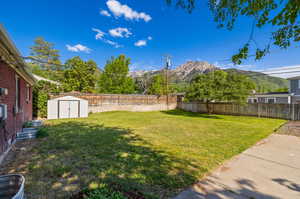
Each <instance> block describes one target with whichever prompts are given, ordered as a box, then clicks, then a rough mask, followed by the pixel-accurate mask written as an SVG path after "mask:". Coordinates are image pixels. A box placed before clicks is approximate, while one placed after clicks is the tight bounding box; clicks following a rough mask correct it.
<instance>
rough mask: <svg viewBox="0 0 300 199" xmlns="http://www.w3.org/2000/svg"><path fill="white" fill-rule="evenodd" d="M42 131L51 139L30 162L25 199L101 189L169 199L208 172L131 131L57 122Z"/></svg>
mask: <svg viewBox="0 0 300 199" xmlns="http://www.w3.org/2000/svg"><path fill="white" fill-rule="evenodd" d="M57 123H58V122H57ZM45 129H46V130H47V131H48V134H49V137H47V138H44V139H45V140H44V141H43V142H42V143H41V145H40V146H39V147H38V148H36V149H35V150H36V151H35V154H36V155H35V156H34V157H32V159H31V160H29V161H30V165H29V170H28V173H27V174H26V175H27V176H28V181H27V187H26V190H27V198H29V199H30V198H66V197H70V196H71V195H72V194H74V193H77V192H79V191H80V190H81V189H82V188H86V187H89V188H97V187H99V186H100V185H101V183H106V184H117V186H119V187H122V189H124V191H127V190H131V191H132V190H136V191H138V192H141V193H143V194H144V195H145V196H146V198H153V197H154V198H167V197H169V196H170V195H174V194H176V193H178V192H179V191H181V190H182V188H185V187H186V186H189V185H191V184H193V183H194V182H195V181H196V180H197V176H196V174H195V171H196V170H197V172H199V170H203V173H204V172H206V171H207V170H206V169H205V168H202V167H201V166H199V165H193V164H192V163H191V162H189V161H186V160H182V159H177V158H175V157H173V156H171V155H169V154H166V153H165V152H164V151H158V150H155V149H153V147H151V145H150V144H149V143H147V142H145V141H144V140H142V139H140V138H139V137H138V136H136V135H135V134H133V132H132V131H131V130H130V129H121V128H111V127H105V126H102V125H98V124H91V123H85V122H79V121H78V122H77V121H76V122H75V121H65V122H62V121H60V122H59V123H58V124H55V125H52V126H49V127H46V128H45Z"/></svg>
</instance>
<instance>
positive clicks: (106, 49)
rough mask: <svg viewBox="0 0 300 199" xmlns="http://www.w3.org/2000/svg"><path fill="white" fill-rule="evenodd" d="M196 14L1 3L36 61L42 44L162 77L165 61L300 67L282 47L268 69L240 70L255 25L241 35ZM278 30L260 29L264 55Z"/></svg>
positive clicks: (140, 3) (99, 3)
mask: <svg viewBox="0 0 300 199" xmlns="http://www.w3.org/2000/svg"><path fill="white" fill-rule="evenodd" d="M199 2H200V3H199V4H197V7H196V9H195V10H194V12H193V13H192V14H189V13H187V12H186V11H184V10H182V9H178V8H176V7H175V6H168V5H167V4H166V3H165V0H152V1H149V0H86V1H82V0H63V1H62V0H42V1H41V0H27V1H3V2H1V12H0V23H2V24H3V25H4V27H5V28H6V30H7V32H8V33H9V35H10V37H11V39H12V40H13V41H14V43H15V44H16V46H17V47H18V49H19V50H20V52H21V53H22V55H24V56H28V55H29V54H30V46H32V45H33V41H34V39H35V38H36V37H39V36H41V37H43V38H44V39H45V40H46V41H49V42H52V43H54V44H55V48H56V49H58V50H59V51H60V55H61V60H62V61H63V62H64V61H65V60H67V59H70V58H72V57H74V56H80V57H82V58H83V59H85V60H88V59H92V60H94V61H95V62H96V63H97V64H98V66H99V68H103V67H104V66H105V63H106V61H107V60H108V59H110V58H111V57H112V56H115V57H116V56H118V55H120V54H125V55H126V56H128V57H130V59H131V65H130V69H131V70H157V69H160V68H162V67H163V56H164V55H166V54H168V55H171V57H172V67H173V68H176V67H177V66H179V65H181V64H183V63H185V62H186V61H207V62H209V63H211V64H215V65H217V66H219V67H222V68H230V67H235V68H239V69H244V70H256V71H264V70H270V69H272V68H278V67H287V66H298V65H299V68H300V61H299V52H300V48H299V47H297V46H293V47H291V48H289V49H287V50H280V49H278V48H276V47H273V48H272V49H271V54H270V55H268V56H266V57H265V58H264V59H263V60H261V61H255V60H253V59H250V60H247V61H245V62H244V63H243V64H242V65H239V66H234V65H232V64H231V63H230V61H228V59H230V57H231V55H233V54H234V53H236V52H237V50H238V49H239V48H240V47H242V46H243V44H245V42H246V41H247V40H248V38H249V35H250V32H251V25H252V23H251V22H252V20H251V19H249V18H241V19H239V20H238V21H237V23H236V25H235V28H234V30H232V31H228V30H226V29H219V28H217V24H216V23H215V22H214V21H213V16H212V13H211V12H210V10H209V8H208V5H207V2H206V1H199ZM270 31H272V27H265V28H263V29H256V30H255V34H254V37H255V39H256V41H257V43H258V44H259V45H261V46H262V47H263V46H264V44H265V43H266V42H267V41H268V40H269V37H270ZM299 70H300V69H299Z"/></svg>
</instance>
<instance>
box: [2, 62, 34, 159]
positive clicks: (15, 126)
mask: <svg viewBox="0 0 300 199" xmlns="http://www.w3.org/2000/svg"><path fill="white" fill-rule="evenodd" d="M16 74H17V73H16V72H15V71H14V69H12V68H11V67H10V66H8V65H7V64H6V63H3V62H1V61H0V88H7V89H8V95H5V96H0V103H1V104H7V109H8V110H7V120H6V131H4V129H3V128H0V155H1V153H2V152H3V151H5V150H6V149H7V147H8V144H7V143H6V142H5V140H7V141H8V140H11V141H13V140H14V139H15V137H16V133H17V132H18V131H20V130H21V128H22V125H23V123H24V122H26V121H28V120H31V119H32V93H31V91H32V89H31V88H30V100H29V101H26V86H27V85H29V84H27V83H26V81H25V80H24V79H23V78H22V77H20V76H19V78H20V107H21V109H20V111H19V112H18V113H17V114H14V106H15V103H16V80H15V77H16Z"/></svg>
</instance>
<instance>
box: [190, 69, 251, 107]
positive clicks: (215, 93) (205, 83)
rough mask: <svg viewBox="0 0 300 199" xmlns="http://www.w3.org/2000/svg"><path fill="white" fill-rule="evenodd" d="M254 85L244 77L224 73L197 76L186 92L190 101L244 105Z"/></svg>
mask: <svg viewBox="0 0 300 199" xmlns="http://www.w3.org/2000/svg"><path fill="white" fill-rule="evenodd" d="M254 89H255V84H254V83H253V82H252V81H251V80H250V79H249V78H248V77H246V76H244V75H240V74H237V73H226V72H224V71H221V70H219V71H213V72H210V73H208V74H201V75H198V76H197V77H196V78H195V79H194V80H193V81H192V82H191V85H190V87H189V88H188V90H187V93H186V97H187V99H188V100H190V101H201V102H237V103H245V102H246V99H247V97H248V96H249V94H250V93H251V91H252V90H254Z"/></svg>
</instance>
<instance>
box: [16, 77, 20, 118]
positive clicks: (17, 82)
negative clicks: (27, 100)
mask: <svg viewBox="0 0 300 199" xmlns="http://www.w3.org/2000/svg"><path fill="white" fill-rule="evenodd" d="M20 96H21V94H20V78H19V77H18V76H17V75H16V104H15V109H16V110H15V111H16V113H18V112H19V111H20V110H21V103H20V101H21V100H20Z"/></svg>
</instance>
